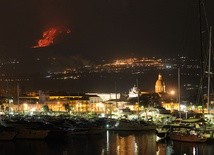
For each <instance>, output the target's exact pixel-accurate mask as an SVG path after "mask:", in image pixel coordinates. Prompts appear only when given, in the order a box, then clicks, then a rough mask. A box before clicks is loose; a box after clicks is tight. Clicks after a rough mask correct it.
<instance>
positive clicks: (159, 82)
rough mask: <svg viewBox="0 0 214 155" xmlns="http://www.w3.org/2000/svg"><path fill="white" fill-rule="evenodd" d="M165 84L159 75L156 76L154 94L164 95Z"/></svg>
mask: <svg viewBox="0 0 214 155" xmlns="http://www.w3.org/2000/svg"><path fill="white" fill-rule="evenodd" d="M165 87H166V86H165V83H164V82H163V78H162V75H161V74H159V75H158V80H157V81H156V83H155V93H160V94H161V93H165V92H166V88H165Z"/></svg>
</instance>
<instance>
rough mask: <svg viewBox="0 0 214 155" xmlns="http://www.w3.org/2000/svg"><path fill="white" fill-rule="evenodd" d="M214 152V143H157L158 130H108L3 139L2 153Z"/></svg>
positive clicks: (143, 154) (194, 154)
mask: <svg viewBox="0 0 214 155" xmlns="http://www.w3.org/2000/svg"><path fill="white" fill-rule="evenodd" d="M16 154H17V155H171V154H173V155H213V154H214V143H181V142H172V141H168V142H156V136H155V134H154V133H141V132H137V133H128V132H112V131H111V132H108V131H107V132H106V133H104V134H101V135H88V136H73V137H69V138H66V139H52V140H15V141H11V142H8V141H1V142H0V155H16Z"/></svg>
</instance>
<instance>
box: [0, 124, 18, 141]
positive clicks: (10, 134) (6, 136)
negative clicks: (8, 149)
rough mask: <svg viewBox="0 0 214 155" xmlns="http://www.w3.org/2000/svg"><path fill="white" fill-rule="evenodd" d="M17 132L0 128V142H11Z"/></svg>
mask: <svg viewBox="0 0 214 155" xmlns="http://www.w3.org/2000/svg"><path fill="white" fill-rule="evenodd" d="M16 134H17V132H16V131H15V130H13V129H11V128H7V127H4V126H0V140H13V139H14V138H15V136H16Z"/></svg>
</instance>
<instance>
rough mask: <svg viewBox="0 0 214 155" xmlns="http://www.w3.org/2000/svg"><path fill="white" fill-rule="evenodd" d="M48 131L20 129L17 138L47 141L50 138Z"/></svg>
mask: <svg viewBox="0 0 214 155" xmlns="http://www.w3.org/2000/svg"><path fill="white" fill-rule="evenodd" d="M48 132H49V131H48V130H35V129H26V128H23V129H19V130H18V131H17V134H16V136H15V138H16V139H45V138H46V137H47V136H48Z"/></svg>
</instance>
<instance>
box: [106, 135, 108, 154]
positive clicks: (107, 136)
mask: <svg viewBox="0 0 214 155" xmlns="http://www.w3.org/2000/svg"><path fill="white" fill-rule="evenodd" d="M106 144H107V152H109V131H107V132H106Z"/></svg>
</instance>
